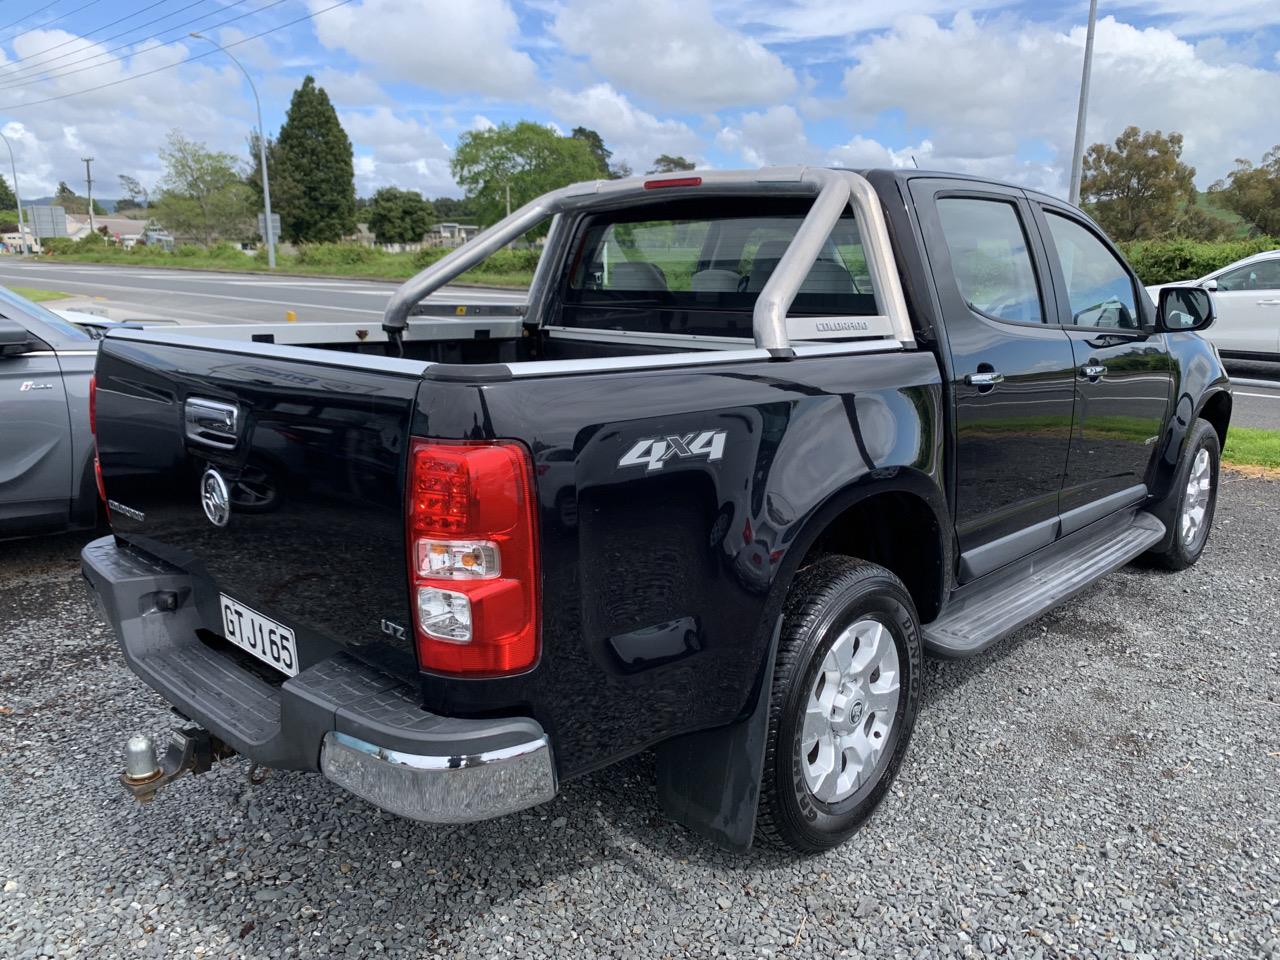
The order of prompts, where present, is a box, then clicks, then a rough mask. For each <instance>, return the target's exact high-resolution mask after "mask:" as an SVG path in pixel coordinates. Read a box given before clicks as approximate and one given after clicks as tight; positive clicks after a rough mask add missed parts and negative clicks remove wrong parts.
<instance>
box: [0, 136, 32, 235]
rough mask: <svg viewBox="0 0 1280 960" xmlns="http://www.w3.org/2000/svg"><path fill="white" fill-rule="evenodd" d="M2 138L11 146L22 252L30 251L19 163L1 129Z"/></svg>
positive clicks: (10, 152) (6, 144) (10, 164)
mask: <svg viewBox="0 0 1280 960" xmlns="http://www.w3.org/2000/svg"><path fill="white" fill-rule="evenodd" d="M0 140H3V141H4V145H5V146H6V147H8V148H9V168H10V169H11V170H13V199H15V200H17V201H18V236H19V237H21V238H22V252H23V253H30V252H31V245H30V244H29V243H27V225H26V221H25V220H24V219H23V217H22V191H20V190H19V189H18V164H17V162H15V161H14V159H13V144H11V143H10V142H9V138H8V137H6V136H5V135H4V133H3V131H0Z"/></svg>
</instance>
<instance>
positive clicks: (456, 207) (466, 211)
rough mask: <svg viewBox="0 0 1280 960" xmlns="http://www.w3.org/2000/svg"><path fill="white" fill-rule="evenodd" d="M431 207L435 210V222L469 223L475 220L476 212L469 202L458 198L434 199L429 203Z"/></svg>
mask: <svg viewBox="0 0 1280 960" xmlns="http://www.w3.org/2000/svg"><path fill="white" fill-rule="evenodd" d="M431 206H432V207H434V208H435V211H436V219H437V220H449V221H452V222H454V223H471V222H474V221H475V220H476V218H477V211H476V210H475V208H474V207H473V206H472V203H471V201H470V200H466V199H460V198H458V197H436V198H435V199H434V200H432V201H431Z"/></svg>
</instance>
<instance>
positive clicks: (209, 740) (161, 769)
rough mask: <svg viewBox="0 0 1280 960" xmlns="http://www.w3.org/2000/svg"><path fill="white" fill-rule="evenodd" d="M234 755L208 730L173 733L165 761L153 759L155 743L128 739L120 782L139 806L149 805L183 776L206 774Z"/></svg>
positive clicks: (197, 729) (199, 729)
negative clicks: (218, 763) (162, 791)
mask: <svg viewBox="0 0 1280 960" xmlns="http://www.w3.org/2000/svg"><path fill="white" fill-rule="evenodd" d="M232 756H235V750H233V749H232V748H231V747H229V746H227V745H226V744H225V743H223V742H222V741H221V740H219V739H218V738H217V737H215V736H214V735H213V734H211V733H210V732H209V731H208V730H203V729H201V728H200V727H187V728H185V729H183V730H179V731H177V732H175V733H174V735H173V739H172V740H170V741H169V745H168V747H166V748H165V752H164V760H163V761H158V760H157V759H156V746H155V742H154V741H153V740H152V739H151V738H150V737H148V736H146V735H145V734H144V735H139V736H135V737H130V738H129V742H128V743H127V744H126V745H125V768H124V773H122V774H120V782H121V783H122V784H123V785H124V788H125V789H126V790H128V791H129V793H130V794H132V796H133V798H134V799H135V800H137V801H138V802H139V803H150V802H151V801H152V800H154V799H155V796H156V794H157V793H159V792H160V790H161V788H163V787H167V786H168V785H169V784H171V783H173V781H175V780H177V779H178V778H179V777H182V776H184V775H186V774H188V773H189V774H192V775H193V776H194V775H196V774H200V773H206V772H207V771H208V770H209V769H210V768H211V767H212V766H213V765H214V764H215V763H217V762H218V761H220V760H226V759H227V758H228V757H232Z"/></svg>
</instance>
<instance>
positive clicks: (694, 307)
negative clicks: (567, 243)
mask: <svg viewBox="0 0 1280 960" xmlns="http://www.w3.org/2000/svg"><path fill="white" fill-rule="evenodd" d="M811 204H812V200H811V199H810V198H794V199H792V198H785V199H783V200H781V201H779V200H778V199H776V198H773V199H770V198H747V197H736V198H723V199H719V200H714V201H684V202H678V203H668V204H662V205H655V206H648V207H644V208H641V209H639V210H636V209H630V210H626V211H617V212H613V213H605V214H599V215H596V216H593V217H591V218H589V219H588V220H587V221H586V222H585V223H584V224H583V226H582V227H581V229H580V232H579V235H578V236H577V237H576V238H575V241H574V244H575V245H574V256H573V260H572V268H571V270H570V271H569V276H568V280H567V284H566V289H565V290H564V292H563V297H562V311H561V324H562V325H563V326H569V327H588V328H592V329H613V330H629V331H636V332H649V333H673V334H685V335H690V334H692V335H698V336H713V337H741V338H750V337H751V336H752V325H751V312H752V309H753V308H754V306H755V302H756V298H757V297H758V296H759V295H760V291H761V290H763V289H764V286H765V284H766V283H768V282H769V278H770V277H772V276H773V273H774V271H775V270H776V269H777V266H778V262H779V261H780V260H781V259H782V256H783V254H784V253H786V251H787V247H788V246H789V245H790V243H791V240H792V239H793V238H794V237H795V234H796V231H797V230H798V229H799V227H800V224H801V222H802V221H803V220H804V217H805V214H806V213H808V210H809V207H810V206H811ZM789 312H790V313H791V314H792V315H795V316H873V315H875V314H876V312H877V311H876V302H875V295H874V292H873V290H872V287H871V278H870V275H869V273H868V270H867V262H866V257H865V255H864V252H863V247H862V238H861V236H860V234H859V232H858V224H857V221H856V220H855V219H854V216H853V213H852V211H849V212H847V213H846V214H845V215H844V216H843V217H842V218H841V219H840V221H839V222H838V223H837V224H836V226H835V228H834V229H833V230H832V231H831V235H830V236H829V237H827V239H826V242H825V243H824V244H823V246H822V250H821V252H820V253H819V255H818V259H817V260H816V262H815V263H814V265H813V267H812V268H811V269H810V271H809V273H808V276H806V278H805V280H804V283H803V284H802V285H801V287H800V291H799V293H798V294H797V295H796V298H795V301H794V302H793V304H792V307H791V309H790V311H789Z"/></svg>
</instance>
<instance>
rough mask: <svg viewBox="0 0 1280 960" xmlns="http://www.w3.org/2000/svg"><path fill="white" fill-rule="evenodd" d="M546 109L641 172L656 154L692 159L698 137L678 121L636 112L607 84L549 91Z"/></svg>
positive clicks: (640, 111) (624, 98)
mask: <svg viewBox="0 0 1280 960" xmlns="http://www.w3.org/2000/svg"><path fill="white" fill-rule="evenodd" d="M547 107H548V109H550V110H551V112H552V113H554V114H555V115H556V116H557V117H559V118H560V119H561V120H563V121H564V125H565V126H566V127H569V128H570V129H572V128H573V127H578V126H582V127H589V128H590V129H592V130H595V131H596V132H597V133H599V134H600V136H601V137H602V138H603V139H604V142H605V145H606V146H607V147H608V148H609V149H610V150H612V151H613V154H614V159H615V161H616V160H624V161H626V162H627V163H628V164H630V165H631V167H632V168H633V169H634V170H637V171H640V170H644V169H645V168H646V167H647V166H648V164H649V163H650V162H651V161H652V160H653V159H654V158H655V157H657V156H658V155H659V154H662V153H670V154H683V155H686V156H687V155H690V154H693V155H694V156H696V155H697V154H698V152H699V146H700V143H701V141H700V138H699V137H698V135H697V134H695V133H694V132H693V131H692V130H691V129H689V127H688V126H687V125H686V124H684V123H682V122H680V121H678V120H661V119H659V118H658V117H655V116H654V115H653V114H651V113H647V112H646V111H644V110H640V109H639V108H637V107H636V106H634V105H633V104H632V103H631V101H630V100H628V99H627V98H626V97H624V96H623V95H622V94H620V93H619V92H618V91H617V90H615V89H614V88H613V87H611V86H610V85H609V84H607V83H598V84H595V85H594V86H591V87H588V88H587V89H585V90H579V91H578V92H576V93H571V92H569V91H568V90H560V89H556V90H552V91H551V93H550V95H549V97H548V98H547Z"/></svg>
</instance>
